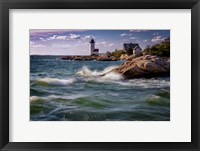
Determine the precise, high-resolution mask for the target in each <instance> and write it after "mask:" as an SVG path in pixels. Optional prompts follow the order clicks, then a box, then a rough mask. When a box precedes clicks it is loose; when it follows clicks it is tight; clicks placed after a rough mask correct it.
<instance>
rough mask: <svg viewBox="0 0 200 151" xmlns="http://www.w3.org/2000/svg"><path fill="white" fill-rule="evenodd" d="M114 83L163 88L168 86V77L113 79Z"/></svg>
mask: <svg viewBox="0 0 200 151" xmlns="http://www.w3.org/2000/svg"><path fill="white" fill-rule="evenodd" d="M114 82H115V83H117V84H119V85H122V86H127V87H138V88H164V87H169V86H170V81H169V80H168V79H164V78H163V79H132V80H124V81H114Z"/></svg>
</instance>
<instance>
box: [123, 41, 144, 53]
mask: <svg viewBox="0 0 200 151" xmlns="http://www.w3.org/2000/svg"><path fill="white" fill-rule="evenodd" d="M130 48H131V49H133V55H138V54H140V53H141V52H142V49H141V48H140V46H139V44H137V43H124V50H129V49H130Z"/></svg>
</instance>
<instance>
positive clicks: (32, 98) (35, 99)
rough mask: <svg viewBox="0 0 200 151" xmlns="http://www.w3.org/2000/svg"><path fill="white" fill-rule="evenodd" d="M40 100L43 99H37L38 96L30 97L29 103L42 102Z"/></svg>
mask: <svg viewBox="0 0 200 151" xmlns="http://www.w3.org/2000/svg"><path fill="white" fill-rule="evenodd" d="M42 99H43V98H42V97H38V96H31V97H30V101H31V102H35V101H39V100H42Z"/></svg>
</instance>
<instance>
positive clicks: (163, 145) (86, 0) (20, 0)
mask: <svg viewBox="0 0 200 151" xmlns="http://www.w3.org/2000/svg"><path fill="white" fill-rule="evenodd" d="M9 9H191V15H192V16H191V27H192V29H191V36H192V39H191V42H192V43H191V44H192V47H191V50H192V62H191V63H192V73H191V75H192V76H191V77H192V79H191V84H192V87H191V92H192V98H191V100H192V102H191V103H192V106H191V107H192V113H191V120H192V121H191V128H192V131H191V142H173V143H171V142H120V143H119V142H93V143H92V142H87V143H85V142H66V143H63V142H54V143H50V142H49V143H47V142H43V143H39V142H34V143H33V142H9V126H10V125H9V98H10V95H9V87H10V86H11V82H10V81H9V68H10V66H9ZM0 10H1V13H0V33H2V34H1V37H0V41H1V51H0V60H1V63H0V73H1V74H0V83H1V84H0V110H1V112H0V123H1V125H0V133H1V135H0V137H1V140H0V148H1V150H2V151H6V150H12V151H15V150H24V151H25V150H77V151H78V150H140V151H141V150H143V151H149V150H156V149H157V150H161V151H162V150H163V151H164V150H165V151H167V150H170V151H173V150H174V151H178V150H188V151H189V150H193V151H199V150H200V139H199V137H200V129H199V125H200V112H199V111H198V110H199V109H200V103H199V95H198V90H199V86H200V83H199V74H200V73H199V72H200V70H199V67H200V61H199V58H200V53H199V52H198V51H199V49H200V44H199V36H200V19H199V15H200V2H199V0H173V1H172V0H125V1H123V0H114V1H113V0H108V1H106V0H96V1H91V0H76V1H71V0H58V1H56V0H29V1H28V0H1V2H0Z"/></svg>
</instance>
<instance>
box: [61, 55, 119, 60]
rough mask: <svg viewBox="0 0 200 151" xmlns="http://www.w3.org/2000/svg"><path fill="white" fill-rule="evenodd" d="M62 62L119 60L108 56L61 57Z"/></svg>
mask: <svg viewBox="0 0 200 151" xmlns="http://www.w3.org/2000/svg"><path fill="white" fill-rule="evenodd" d="M61 59H62V60H86V61H91V60H98V61H117V60H118V59H117V58H116V57H113V56H111V57H109V56H107V55H101V56H98V55H91V56H64V57H61Z"/></svg>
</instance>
